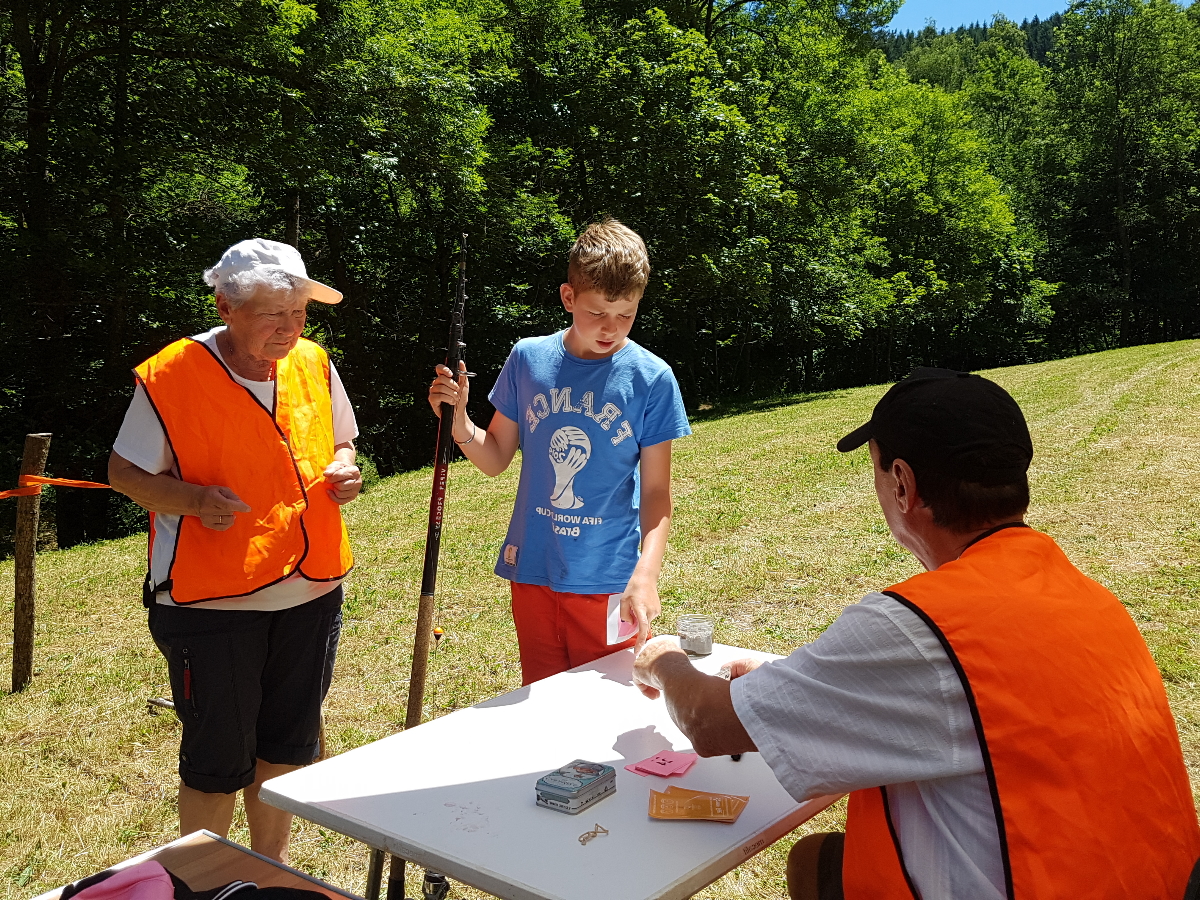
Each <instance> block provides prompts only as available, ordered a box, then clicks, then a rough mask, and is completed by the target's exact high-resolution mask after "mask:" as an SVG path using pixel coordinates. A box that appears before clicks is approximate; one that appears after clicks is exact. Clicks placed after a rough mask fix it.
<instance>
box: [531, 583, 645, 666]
mask: <svg viewBox="0 0 1200 900" xmlns="http://www.w3.org/2000/svg"><path fill="white" fill-rule="evenodd" d="M510 584H511V585H512V612H513V622H515V623H516V626H517V644H518V645H519V646H520V648H521V684H531V683H532V682H534V681H540V680H541V679H543V678H549V677H550V676H551V675H557V674H558V673H559V672H565V671H567V669H573V668H575V666H582V665H583V664H584V663H590V662H591V661H592V660H593V659H599V658H600V657H601V656H607V655H608V654H610V653H613V652H614V651H617V650H624V649H625V648H626V647H632V646H633V644H634V642H635V640H636V639H637V635H636V634H635V635H634V636H633V637H629V638H623V639H622V638H618V628H619V621H620V618H621V595H620V594H567V593H563V592H561V591H552V590H550V588H548V587H543V586H542V585H540V584H520V583H518V582H516V581H513V582H510ZM610 640H612V641H613V643H609V641H610Z"/></svg>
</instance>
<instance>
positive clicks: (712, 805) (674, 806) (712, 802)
mask: <svg viewBox="0 0 1200 900" xmlns="http://www.w3.org/2000/svg"><path fill="white" fill-rule="evenodd" d="M749 802H750V798H749V797H739V796H738V795H736V794H713V793H709V792H708V791H693V790H689V789H687V788H681V787H678V786H676V785H671V786H670V787H669V788H667V789H666V790H665V791H651V792H650V817H651V818H652V819H699V820H704V821H709V822H725V823H727V824H732V823H733V822H736V821H737V818H738V816H740V815H741V814H742V810H743V809H745V808H746V804H747V803H749Z"/></svg>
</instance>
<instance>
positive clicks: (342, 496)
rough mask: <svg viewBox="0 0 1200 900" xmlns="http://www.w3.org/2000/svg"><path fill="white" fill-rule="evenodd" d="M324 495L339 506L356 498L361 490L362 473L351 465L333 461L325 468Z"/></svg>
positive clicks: (336, 460) (338, 460) (341, 461)
mask: <svg viewBox="0 0 1200 900" xmlns="http://www.w3.org/2000/svg"><path fill="white" fill-rule="evenodd" d="M324 475H325V493H326V494H328V495H329V499H330V500H332V501H333V502H334V503H337V504H338V505H339V506H342V505H345V504H347V503H349V502H350V501H351V500H353V499H354V498H355V497H357V496H358V493H359V491H361V490H362V472H360V471H359V468H358V466H356V465H354V464H353V463H348V462H344V461H343V460H340V459H335V460H334V461H333V462H331V463H330V464H329V465H327V466H326V467H325V472H324Z"/></svg>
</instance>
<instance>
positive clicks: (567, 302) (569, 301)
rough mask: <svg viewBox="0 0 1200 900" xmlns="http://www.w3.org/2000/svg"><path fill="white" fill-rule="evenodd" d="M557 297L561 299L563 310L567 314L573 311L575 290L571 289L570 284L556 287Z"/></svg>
mask: <svg viewBox="0 0 1200 900" xmlns="http://www.w3.org/2000/svg"><path fill="white" fill-rule="evenodd" d="M558 296H559V297H561V298H562V305H563V309H565V310H566V311H567V312H574V311H575V310H574V306H575V288H573V287H571V283H570V282H566V283H565V284H560V285H559V286H558Z"/></svg>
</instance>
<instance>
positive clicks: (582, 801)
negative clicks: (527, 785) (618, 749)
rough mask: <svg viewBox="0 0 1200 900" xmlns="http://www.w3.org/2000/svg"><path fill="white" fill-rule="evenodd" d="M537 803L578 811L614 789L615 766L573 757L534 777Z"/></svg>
mask: <svg viewBox="0 0 1200 900" xmlns="http://www.w3.org/2000/svg"><path fill="white" fill-rule="evenodd" d="M536 790H537V805H538V806H544V807H546V809H556V810H558V811H559V812H565V813H567V814H569V815H572V816H573V815H575V814H576V813H578V812H582V811H583V810H585V809H587V808H588V807H589V806H593V805H595V804H597V803H599V802H600V801H601V800H603V799H604V798H605V797H607V796H608V795H609V794H614V793H616V791H617V770H616V769H614V768H613V767H612V766H606V765H605V764H604V763H596V762H588V761H587V760H586V759H577V760H575V761H574V762H570V763H567V764H566V765H565V766H563V767H562V768H561V769H555V770H554V771H553V772H550V773H548V774H546V775H543V776H542V777H541V778H539V779H538V780H537V786H536Z"/></svg>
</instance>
